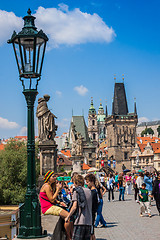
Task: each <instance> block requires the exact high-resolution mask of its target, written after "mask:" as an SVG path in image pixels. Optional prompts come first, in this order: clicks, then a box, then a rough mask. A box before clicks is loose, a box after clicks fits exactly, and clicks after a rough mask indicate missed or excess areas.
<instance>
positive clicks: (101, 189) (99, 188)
mask: <svg viewBox="0 0 160 240" xmlns="http://www.w3.org/2000/svg"><path fill="white" fill-rule="evenodd" d="M96 188H97V191H98V196H99V201H100V202H99V204H98V209H97V217H96V221H95V227H96V228H97V227H98V225H99V222H100V223H101V224H102V227H107V223H106V221H105V220H104V217H103V215H102V209H103V195H104V194H105V193H106V191H107V190H106V188H105V187H104V186H103V185H101V184H100V182H99V181H98V179H97V180H96Z"/></svg>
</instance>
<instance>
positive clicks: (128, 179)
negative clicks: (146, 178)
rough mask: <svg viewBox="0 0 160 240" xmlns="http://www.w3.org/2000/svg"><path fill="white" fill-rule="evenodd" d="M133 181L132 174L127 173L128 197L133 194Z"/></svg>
mask: <svg viewBox="0 0 160 240" xmlns="http://www.w3.org/2000/svg"><path fill="white" fill-rule="evenodd" d="M131 179H132V177H131V174H130V173H127V175H126V176H125V180H126V193H127V195H129V194H131Z"/></svg>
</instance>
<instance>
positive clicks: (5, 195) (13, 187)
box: [0, 139, 39, 204]
mask: <svg viewBox="0 0 160 240" xmlns="http://www.w3.org/2000/svg"><path fill="white" fill-rule="evenodd" d="M35 152H36V165H37V176H38V173H39V161H38V159H37V153H38V149H37V147H36V151H35ZM0 176H1V178H0V204H19V203H20V202H24V196H25V192H26V187H27V146H26V144H25V143H24V142H20V141H15V140H14V139H12V140H11V141H9V142H8V143H7V144H6V146H5V148H4V150H2V151H1V152H0Z"/></svg>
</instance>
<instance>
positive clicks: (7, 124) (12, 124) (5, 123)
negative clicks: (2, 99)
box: [0, 117, 19, 129]
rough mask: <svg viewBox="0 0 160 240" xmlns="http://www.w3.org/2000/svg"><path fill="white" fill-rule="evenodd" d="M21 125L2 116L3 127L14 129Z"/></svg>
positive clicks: (0, 122)
mask: <svg viewBox="0 0 160 240" xmlns="http://www.w3.org/2000/svg"><path fill="white" fill-rule="evenodd" d="M18 127H19V125H18V124H17V123H16V122H9V121H8V119H5V118H2V117H0V128H2V129H14V128H18Z"/></svg>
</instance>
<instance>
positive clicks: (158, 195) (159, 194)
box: [152, 172, 160, 216]
mask: <svg viewBox="0 0 160 240" xmlns="http://www.w3.org/2000/svg"><path fill="white" fill-rule="evenodd" d="M152 196H154V199H155V201H156V206H157V210H158V213H159V216H160V172H158V173H157V179H156V180H155V181H154V183H153V190H152Z"/></svg>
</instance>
